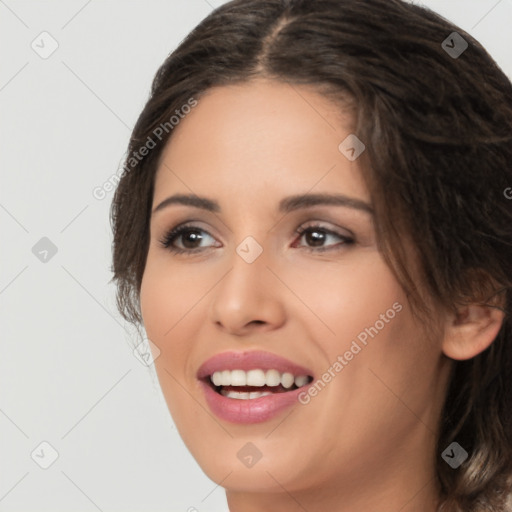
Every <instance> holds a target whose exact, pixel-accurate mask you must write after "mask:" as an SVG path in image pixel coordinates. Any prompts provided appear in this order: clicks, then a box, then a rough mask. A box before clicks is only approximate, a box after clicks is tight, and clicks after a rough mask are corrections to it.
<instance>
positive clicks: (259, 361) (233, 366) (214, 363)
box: [197, 350, 313, 379]
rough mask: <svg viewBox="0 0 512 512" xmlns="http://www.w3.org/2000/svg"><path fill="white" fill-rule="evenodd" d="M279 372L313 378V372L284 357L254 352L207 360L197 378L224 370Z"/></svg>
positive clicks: (230, 354)
mask: <svg viewBox="0 0 512 512" xmlns="http://www.w3.org/2000/svg"><path fill="white" fill-rule="evenodd" d="M258 368H260V369H262V370H277V371H278V372H280V373H286V372H288V373H291V374H293V375H295V376H298V375H308V376H311V377H312V376H313V374H312V372H311V370H308V369H307V368H304V367H303V366H301V365H299V364H296V363H294V362H293V361H290V360H289V359H286V358H284V357H281V356H278V355H276V354H272V353H271V352H265V351H262V350H253V351H245V352H222V353H220V354H216V355H214V356H213V357H211V358H210V359H208V360H206V361H205V362H204V363H203V364H202V365H201V366H200V367H199V370H198V371H197V378H198V379H204V378H205V377H209V376H210V375H213V373H214V372H219V371H223V370H244V371H249V370H255V369H258Z"/></svg>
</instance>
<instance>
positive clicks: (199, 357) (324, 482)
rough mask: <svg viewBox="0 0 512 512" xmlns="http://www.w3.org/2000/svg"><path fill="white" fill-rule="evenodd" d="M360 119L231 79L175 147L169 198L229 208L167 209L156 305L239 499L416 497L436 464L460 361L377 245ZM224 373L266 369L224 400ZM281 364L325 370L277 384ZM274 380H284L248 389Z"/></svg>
mask: <svg viewBox="0 0 512 512" xmlns="http://www.w3.org/2000/svg"><path fill="white" fill-rule="evenodd" d="M350 124H351V117H350V116H349V115H348V113H345V114H344V113H341V112H340V110H339V106H336V105H334V104H332V103H330V102H329V101H328V100H327V99H325V98H324V97H323V96H320V95H318V93H316V92H315V91H314V90H313V89H311V88H307V87H305V86H293V87H292V86H291V85H289V84H285V83H280V82H275V81H264V80H258V81H253V82H250V83H246V84H244V85H237V86H229V87H219V88H214V89H211V90H209V91H208V93H207V94H206V95H205V96H204V97H202V98H201V99H200V100H199V101H198V104H197V106H196V107H195V108H194V109H192V111H191V112H190V114H188V116H186V117H184V119H182V120H181V121H180V124H179V125H178V126H177V127H175V128H174V130H175V132H174V133H173V136H172V138H171V139H170V141H169V143H168V145H167V147H166V148H165V151H164V153H163V155H162V158H161V162H160V166H159V169H158V172H157V175H156V181H155V190H154V198H153V210H154V209H155V208H157V206H158V205H160V204H161V203H162V202H163V201H165V200H166V199H168V198H169V197H171V196H174V195H184V196H190V195H196V196H198V197H200V198H206V199H208V200H209V201H211V202H214V203H215V204H216V205H218V208H217V207H216V208H215V211H211V210H212V209H213V208H211V209H208V208H205V206H207V205H206V202H203V203H202V204H199V205H196V206H192V205H190V204H183V203H182V202H177V201H174V202H173V201H169V202H167V204H166V205H162V206H161V207H160V208H159V209H158V210H157V211H153V213H152V216H151V222H150V230H151V242H150V247H149V252H148V255H147V263H146V268H145V272H144V276H143V281H142V288H141V297H140V298H141V308H142V316H143V320H144V325H145V328H146V332H147V335H148V338H149V339H150V340H151V341H152V342H153V343H154V344H155V345H156V346H157V347H158V348H159V350H160V355H159V357H158V358H157V359H156V360H155V366H156V371H157V374H158V377H159V380H160V384H161V387H162V391H163V394H164V396H165V399H166V401H167V404H168V407H169V410H170V412H171V414H172V417H173V419H174V421H175V423H176V426H177V428H178V430H179V432H180V435H181V436H182V438H183V440H184V442H185V443H186V445H187V447H188V448H189V450H190V451H191V453H192V454H193V456H194V457H195V458H196V460H197V461H198V463H199V464H200V466H201V467H202V468H203V470H204V471H205V472H206V474H207V475H208V476H209V477H210V478H211V479H212V480H214V481H216V482H218V483H220V482H222V484H221V485H222V486H223V487H225V488H226V489H228V496H229V492H230V491H231V492H232V493H239V492H251V491H258V492H265V491H269V492H273V493H284V491H283V488H284V489H286V491H287V492H290V493H291V492H295V495H296V496H300V495H301V493H305V494H303V495H304V496H306V494H307V492H308V490H313V489H315V488H320V487H323V489H324V492H326V493H328V492H329V491H327V489H328V488H330V489H331V490H332V492H339V493H342V492H343V493H344V496H345V497H346V498H347V499H348V497H349V496H350V492H351V490H352V489H355V486H358V485H364V486H367V489H372V488H375V487H376V486H381V485H382V486H384V485H385V484H386V482H388V481H389V485H390V486H394V487H397V486H398V487H401V486H403V485H405V483H406V482H408V483H409V484H410V486H409V491H408V492H409V498H412V497H413V496H414V495H415V494H416V493H417V492H418V491H420V489H421V488H422V487H424V486H425V484H426V483H427V482H428V481H429V477H430V476H432V475H433V464H434V447H435V441H436V435H435V425H436V422H437V418H438V415H439V413H440V407H441V403H442V399H443V396H444V392H445V385H446V377H447V367H446V365H445V363H444V362H443V361H442V357H441V349H440V340H434V341H428V340H427V339H426V337H425V335H424V334H423V332H422V329H421V326H420V325H418V324H417V323H416V321H415V319H414V317H413V316H412V314H411V310H410V308H409V305H408V302H407V299H406V296H405V293H404V291H403V290H402V288H401V287H400V285H399V284H398V282H397V280H396V279H395V277H394V275H393V274H392V272H391V271H390V269H389V268H388V267H387V266H386V264H385V263H384V261H383V259H382V257H381V254H380V253H379V251H378V249H377V245H376V235H375V231H374V225H373V213H372V210H371V206H372V205H371V204H370V197H369V194H368V191H367V188H366V186H365V184H364V182H363V180H362V177H361V174H360V168H359V161H360V160H359V158H363V157H364V156H361V157H359V158H356V157H357V154H358V152H359V151H360V150H361V149H362V146H360V145H358V144H357V141H355V139H353V138H352V135H351V130H350ZM347 137H349V138H348V140H346V139H347ZM343 141H345V142H344V143H343V144H342V145H341V149H340V144H341V143H342V142H343ZM362 142H363V143H365V141H362ZM351 148H354V151H351ZM363 155H364V152H363ZM336 197H337V198H338V199H337V200H327V198H336ZM290 198H295V199H293V200H291V199H290ZM307 198H310V199H311V200H310V201H308V200H306V199H307ZM346 199H348V200H349V201H346ZM365 205H366V206H365ZM210 206H211V205H210ZM185 224H186V226H187V227H188V231H184V232H182V233H181V235H180V234H178V235H177V236H174V237H172V236H171V237H168V239H167V242H168V245H169V243H170V245H169V247H164V245H163V243H162V241H163V240H164V239H165V238H166V236H167V234H168V232H169V231H170V230H171V229H173V228H175V227H177V226H182V225H185ZM302 231H303V232H302ZM173 249H177V250H181V251H184V252H173ZM254 351H264V352H268V353H270V354H274V355H277V356H280V357H281V358H284V359H285V360H287V361H288V363H283V364H281V363H282V361H281V362H278V361H275V360H272V359H271V358H269V357H267V356H263V357H261V358H252V357H251V353H252V352H254ZM228 352H230V353H234V354H231V356H232V357H229V354H228V357H227V358H226V359H225V360H221V361H217V364H216V362H215V360H213V362H212V365H208V366H202V365H203V364H204V363H205V362H206V361H207V360H209V359H210V358H211V357H212V356H215V355H217V354H225V353H228ZM237 355H245V356H248V358H247V359H244V361H243V363H242V362H240V361H239V360H237V359H236V356H237ZM287 364H288V365H287ZM293 364H294V365H296V366H297V367H293ZM298 367H300V368H298ZM236 369H239V370H247V372H230V371H229V370H236ZM200 370H202V371H201V372H200ZM203 370H204V371H203ZM249 370H256V371H252V373H251V372H249ZM258 370H259V371H258ZM270 370H277V371H270ZM213 371H219V372H222V373H219V375H217V377H216V378H217V379H219V380H217V382H218V383H224V384H227V382H228V381H222V380H220V379H221V378H227V379H230V378H231V379H233V380H232V381H231V382H232V384H240V383H242V381H243V379H244V378H245V379H247V378H248V377H247V376H249V375H250V382H251V383H252V384H253V385H255V386H254V388H255V389H253V388H252V387H251V389H246V388H239V387H228V386H227V385H226V386H224V388H223V389H224V393H226V392H227V391H230V393H231V394H230V396H231V398H230V397H229V396H224V395H222V394H220V393H218V392H217V391H214V390H213V386H212V387H210V386H208V385H207V384H205V383H204V382H203V381H206V380H207V378H208V377H205V378H204V379H200V378H199V377H201V378H202V377H204V375H203V374H204V373H206V374H207V375H209V374H211V373H213ZM283 373H284V374H285V373H292V375H293V376H294V377H299V376H300V375H299V374H304V373H306V374H307V375H308V376H309V377H312V378H313V381H312V382H311V383H307V384H305V385H304V380H305V379H302V380H301V379H298V380H297V382H298V384H299V386H300V388H299V389H296V390H294V389H295V386H293V387H292V388H284V387H281V388H279V390H280V393H279V392H278V391H276V390H277V389H278V388H277V387H276V382H280V379H284V382H285V384H286V385H288V384H289V382H286V380H287V379H290V377H289V376H285V377H283V375H282V374H283ZM276 375H277V377H276ZM263 377H265V378H266V379H269V380H262V379H263ZM239 378H240V379H242V380H241V381H239V380H237V379H239ZM273 378H274V379H276V378H277V380H274V381H273V380H272V379H273ZM253 379H255V380H253ZM309 380H311V379H309ZM262 383H264V384H265V386H266V387H264V388H258V386H260V385H261V384H262ZM218 389H220V388H218ZM258 389H260V391H261V390H264V391H266V392H268V393H269V394H268V395H263V396H260V397H259V398H247V396H248V395H246V398H245V399H244V398H242V397H243V396H244V395H239V394H238V392H239V391H241V390H242V391H244V390H247V392H249V391H251V392H257V390H258ZM285 389H289V390H288V391H285ZM315 390H316V391H315ZM278 395H281V396H278ZM285 395H286V396H285ZM251 396H252V397H254V396H257V395H251ZM207 397H208V398H207ZM397 477H399V478H398V480H397ZM359 492H360V488H359ZM326 495H327V494H326ZM288 499H290V498H289V497H288ZM304 500H307V498H304Z"/></svg>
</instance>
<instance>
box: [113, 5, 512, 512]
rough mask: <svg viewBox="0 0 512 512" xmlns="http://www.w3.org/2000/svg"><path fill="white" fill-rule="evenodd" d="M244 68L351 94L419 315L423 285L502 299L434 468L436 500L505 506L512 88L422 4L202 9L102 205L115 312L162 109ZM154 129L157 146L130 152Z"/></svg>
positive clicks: (460, 388)
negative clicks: (450, 458)
mask: <svg viewBox="0 0 512 512" xmlns="http://www.w3.org/2000/svg"><path fill="white" fill-rule="evenodd" d="M455 31H456V32H458V34H459V35H460V36H462V38H463V39H464V40H465V41H466V42H467V43H468V48H467V49H466V50H465V51H464V52H463V53H462V54H461V55H459V56H454V55H453V54H452V55H450V54H449V52H448V51H446V47H443V46H442V43H443V41H445V40H447V38H449V36H450V35H451V34H452V33H453V32H455ZM448 41H450V44H451V46H453V45H454V43H453V39H452V40H450V39H448ZM255 77H266V78H272V79H276V80H280V81H286V82H288V83H290V84H308V85H313V86H315V87H317V88H318V90H319V91H322V93H323V94H325V95H329V96H330V97H332V98H333V99H335V100H336V99H337V100H338V102H339V104H340V106H341V104H342V102H344V101H345V102H346V101H347V98H350V99H351V101H352V103H353V106H354V107H355V110H354V112H355V121H356V127H355V133H357V136H358V137H359V138H360V139H361V140H362V141H363V142H364V143H365V145H366V151H365V153H364V154H363V157H364V158H363V157H361V166H362V172H363V173H364V178H365V181H366V183H367V186H368V188H369V191H370V195H371V199H372V203H373V206H374V209H375V212H376V230H377V237H378V241H379V247H380V249H381V252H382V254H383V257H384V258H385V259H386V261H387V262H388V264H389V266H390V268H392V270H393V271H394V272H395V274H396V276H397V278H398V279H399V280H400V282H401V283H402V285H403V287H404V289H405V290H406V291H407V293H408V294H409V297H410V301H411V304H413V305H415V309H416V310H417V311H418V312H419V313H421V314H423V315H424V321H425V325H426V326H427V327H428V325H429V320H428V319H429V317H430V323H432V322H434V319H435V316H434V315H433V314H432V310H430V309H429V308H428V307H427V305H426V304H427V301H426V300H423V299H422V297H421V293H422V290H423V291H425V292H426V296H428V297H430V298H432V300H433V303H435V304H436V306H437V307H439V308H446V309H449V310H452V311H453V310H454V308H455V306H456V305H457V304H462V303H463V302H465V301H468V302H469V301H473V302H481V303H483V304H489V305H490V306H492V307H499V308H500V309H503V310H504V312H505V320H504V324H503V326H502V328H501V330H500V332H499V334H498V336H497V337H496V339H495V340H494V342H493V343H492V345H491V347H490V348H489V349H487V350H486V351H484V352H483V353H481V354H480V355H478V356H477V357H474V358H473V359H471V360H468V361H456V362H455V363H454V368H453V373H452V377H451V381H450V385H449V389H448V392H447V398H446V403H445V407H444V411H443V415H442V418H441V420H440V421H441V424H440V437H439V441H438V456H437V475H438V480H439V482H438V483H439V488H440V489H441V493H442V498H443V502H442V503H443V506H442V510H443V511H450V512H451V511H453V512H456V511H460V512H462V511H464V512H483V511H486V512H489V511H503V510H512V506H511V504H510V502H508V505H507V504H506V500H507V497H509V496H510V495H509V493H510V489H511V487H512V482H511V478H512V321H511V315H510V312H511V304H512V296H511V279H512V200H511V199H510V196H509V197H508V198H507V194H506V193H505V191H506V190H509V191H510V190H511V189H510V188H509V187H511V186H512V85H511V83H510V81H509V80H508V79H507V77H506V76H505V74H504V73H503V72H502V71H501V70H500V68H499V67H498V66H497V64H496V63H495V62H494V60H493V59H492V58H491V57H490V55H489V54H488V53H487V52H486V51H485V49H484V48H483V47H482V46H481V45H480V44H479V43H478V42H477V41H476V40H475V39H473V38H472V37H471V36H470V35H469V34H467V33H466V32H464V31H463V30H461V29H459V28H458V27H456V26H454V25H453V24H452V23H450V22H448V21H447V20H445V19H444V18H442V17H440V16H439V15H437V14H435V13H434V12H432V11H430V10H429V9H426V8H424V7H419V6H417V5H413V4H409V3H406V2H403V1H401V0H315V1H312V0H235V1H232V2H229V3H227V4H225V5H223V6H221V7H219V8H218V9H216V10H215V11H213V12H212V13H211V14H210V15H209V16H208V17H207V18H206V19H204V20H203V21H202V22H201V23H200V24H199V25H198V26H197V27H196V28H195V29H194V30H193V31H192V32H191V33H190V34H189V35H188V36H187V37H186V38H185V39H184V40H183V42H182V43H181V44H180V45H179V47H178V48H177V49H176V50H175V51H174V52H173V53H172V54H170V55H169V57H168V58H167V59H166V61H165V62H164V63H163V65H162V66H161V67H160V69H159V70H158V72H157V74H156V76H155V78H154V81H153V85H152V89H151V95H150V98H149V100H148V101H147V103H146V105H145V107H144V109H143V111H142V113H141V114H140V117H139V119H138V121H137V123H136V125H135V127H134V129H133V133H132V136H131V139H130V142H129V146H128V153H127V157H126V162H128V161H130V162H131V164H130V166H129V168H128V166H127V165H125V173H124V174H123V176H122V178H121V180H120V183H119V185H118V188H117V190H116V193H115V197H114V200H113V204H112V210H111V222H112V226H113V232H114V240H113V268H112V270H113V272H114V278H113V279H114V280H115V281H116V284H117V304H118V308H119V310H120V312H121V314H122V315H123V316H124V318H125V319H127V320H128V321H130V322H132V323H133V324H139V325H140V323H141V321H142V319H141V313H140V304H139V293H140V285H141V281H142V275H143V273H144V267H145V262H146V256H147V252H148V244H149V218H150V211H151V203H152V196H153V183H154V177H155V173H156V170H157V166H158V161H159V158H160V156H161V153H162V150H163V148H164V146H165V144H166V142H167V141H168V140H169V137H171V136H172V128H171V127H170V126H169V119H170V117H171V116H172V115H173V114H174V112H176V110H177V109H178V110H179V109H180V108H181V107H182V106H183V105H186V104H188V103H189V101H190V99H191V98H196V99H198V100H199V101H200V98H201V95H202V94H203V93H204V92H205V91H207V90H208V89H209V88H211V87H214V86H222V85H226V84H234V83H243V82H248V81H250V80H251V79H252V78H255ZM165 123H167V125H165ZM161 126H167V129H166V130H165V133H163V132H162V130H160V132H162V134H163V136H161V135H162V134H160V132H157V133H159V134H160V136H161V137H159V141H158V144H157V147H155V148H154V149H151V150H150V151H149V152H148V153H147V155H146V156H144V157H143V158H140V159H137V161H136V162H135V161H131V160H129V159H130V158H132V155H133V154H134V153H135V152H137V151H138V150H139V148H141V147H142V146H144V145H145V144H147V141H148V137H151V138H153V139H154V134H155V130H157V129H158V127H161ZM405 238H407V239H408V240H411V241H412V244H413V246H414V250H415V253H416V255H417V257H418V260H417V261H418V269H419V271H420V279H413V277H412V274H411V272H410V270H411V263H410V258H409V261H408V259H407V258H406V251H405V249H404V244H403V243H402V242H403V241H404V239H405ZM417 283H421V286H418V285H417ZM434 323H435V322H434ZM452 441H457V442H458V443H459V444H460V445H461V446H462V447H463V448H464V449H465V450H466V451H467V452H468V453H469V458H468V459H467V460H466V461H465V462H464V463H463V464H462V465H461V466H460V467H459V468H458V469H456V470H454V469H452V468H451V467H449V465H448V464H447V463H446V462H445V461H444V460H443V459H442V458H441V453H442V452H443V450H444V449H445V448H446V447H448V446H449V445H450V444H451V443H452ZM509 499H510V498H509Z"/></svg>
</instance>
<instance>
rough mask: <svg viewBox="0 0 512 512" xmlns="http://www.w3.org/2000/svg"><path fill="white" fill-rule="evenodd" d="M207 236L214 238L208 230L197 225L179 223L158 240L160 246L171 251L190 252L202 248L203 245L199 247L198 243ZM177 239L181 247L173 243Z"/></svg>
mask: <svg viewBox="0 0 512 512" xmlns="http://www.w3.org/2000/svg"><path fill="white" fill-rule="evenodd" d="M205 235H206V236H205ZM208 237H209V238H211V239H212V240H214V238H213V237H212V236H211V235H210V234H209V233H208V232H206V231H205V230H204V229H201V228H199V227H198V226H190V225H189V226H187V225H181V226H177V227H175V228H174V229H171V231H169V232H168V233H167V234H166V235H165V236H164V237H163V239H161V240H160V244H161V245H162V247H164V248H165V249H168V250H169V251H171V252H173V253H176V254H184V253H188V254H190V253H195V252H198V251H200V250H202V249H204V247H201V246H200V245H198V244H201V242H203V241H204V240H205V238H208ZM177 240H178V241H181V245H182V247H177V246H176V245H175V242H176V241H177ZM218 247H219V246H218Z"/></svg>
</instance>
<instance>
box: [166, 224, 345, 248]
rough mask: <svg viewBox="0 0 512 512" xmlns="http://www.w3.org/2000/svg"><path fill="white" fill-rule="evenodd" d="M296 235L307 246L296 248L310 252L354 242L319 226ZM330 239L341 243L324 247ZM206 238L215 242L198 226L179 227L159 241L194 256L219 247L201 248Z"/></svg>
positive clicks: (167, 246) (305, 228) (301, 229)
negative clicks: (335, 239) (207, 249)
mask: <svg viewBox="0 0 512 512" xmlns="http://www.w3.org/2000/svg"><path fill="white" fill-rule="evenodd" d="M296 233H298V234H299V235H300V237H299V240H300V239H302V238H304V240H305V241H306V243H307V244H309V245H306V246H304V245H299V246H298V247H302V248H304V249H306V250H307V251H311V252H324V251H331V250H336V249H339V248H340V246H347V245H351V244H353V243H354V242H355V240H354V239H353V238H350V237H348V236H345V235H342V234H341V233H337V232H336V231H333V230H331V229H328V228H325V227H323V226H321V225H313V226H307V227H303V226H301V227H299V228H298V229H297V230H296ZM330 237H331V238H337V239H338V240H341V242H339V243H337V244H330V245H327V246H325V245H324V244H325V243H326V241H327V240H328V239H329V238H330ZM207 238H211V239H212V240H215V239H214V238H213V236H211V235H210V234H209V233H208V232H207V231H205V230H204V229H202V228H200V227H198V226H193V225H181V226H177V227H175V228H174V229H171V230H170V231H169V232H168V233H167V234H165V235H164V237H163V238H162V239H161V240H160V244H161V246H162V247H164V248H165V249H167V250H169V251H171V252H172V253H175V254H185V255H187V254H195V253H196V252H200V251H202V250H204V249H206V248H208V247H221V245H219V244H218V243H217V245H215V244H213V245H206V246H201V243H202V242H203V241H205V240H206V239H207ZM177 242H179V244H177ZM292 247H297V245H296V244H294V245H292Z"/></svg>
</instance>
